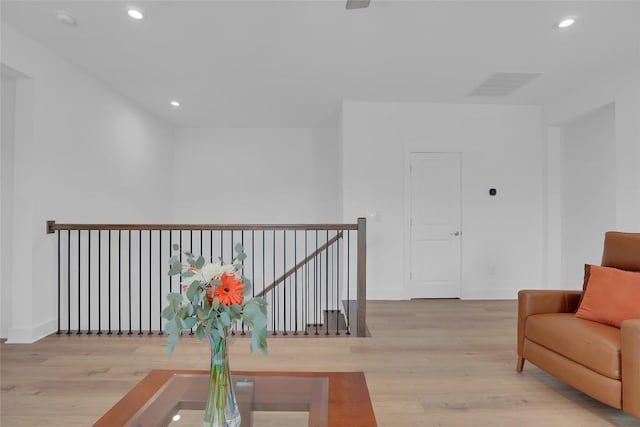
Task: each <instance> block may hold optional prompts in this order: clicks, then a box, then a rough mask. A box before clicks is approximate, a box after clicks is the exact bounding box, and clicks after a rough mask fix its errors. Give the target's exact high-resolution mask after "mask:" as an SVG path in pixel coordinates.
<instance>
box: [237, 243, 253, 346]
mask: <svg viewBox="0 0 640 427" xmlns="http://www.w3.org/2000/svg"><path fill="white" fill-rule="evenodd" d="M251 243H252V244H253V242H251ZM240 244H241V245H242V250H243V251H244V230H240ZM245 253H246V252H245ZM251 261H252V262H253V257H251ZM251 274H253V269H252V270H251ZM242 275H243V276H244V275H245V272H244V260H242ZM251 293H253V280H251ZM240 323H241V326H242V332H241V333H240V335H246V333H245V331H244V321H242V322H240Z"/></svg>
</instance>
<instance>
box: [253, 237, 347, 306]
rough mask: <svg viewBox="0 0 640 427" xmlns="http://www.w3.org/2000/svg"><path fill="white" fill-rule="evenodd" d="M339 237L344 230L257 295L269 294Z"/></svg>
mask: <svg viewBox="0 0 640 427" xmlns="http://www.w3.org/2000/svg"><path fill="white" fill-rule="evenodd" d="M338 239H342V231H341V232H339V233H337V234H336V235H335V236H333V237H332V238H331V239H329V240H327V242H326V243H325V244H324V245H322V246H320V247H319V248H318V249H316V250H315V251H313V252H312V253H311V254H310V255H309V256H308V257H306V258H305V259H303V260H302V261H300V262H299V263H297V264H296V265H295V266H293V267H292V268H290V269H289V270H288V271H287V272H286V273H284V274H283V275H282V276H280V277H278V278H277V279H276V280H274V281H273V283H271V284H270V285H269V286H267V287H266V288H264V289H263V290H262V291H261V292H259V293H257V294H256V296H257V297H263V296H265V295H266V294H267V292H269V291H271V290H272V289H273V288H275V287H276V286H278V285H279V284H280V283H282V282H284V281H285V280H287V277H289V276H291V275H292V274H293V273H295V272H296V271H297V270H299V269H300V268H302V266H303V265H305V264H307V263H308V262H309V261H311V260H312V259H313V258H314V257H316V256H318V254H319V253H321V252H322V251H324V250H326V249H327V248H328V247H329V246H331V245H333V244H334V243H335V242H337V241H338Z"/></svg>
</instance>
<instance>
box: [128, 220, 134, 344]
mask: <svg viewBox="0 0 640 427" xmlns="http://www.w3.org/2000/svg"><path fill="white" fill-rule="evenodd" d="M128 240H129V241H128V245H129V253H128V254H127V256H128V257H129V262H128V263H127V267H128V268H129V281H128V282H129V332H128V333H127V335H133V332H131V317H132V316H131V230H129V239H128Z"/></svg>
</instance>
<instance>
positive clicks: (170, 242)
mask: <svg viewBox="0 0 640 427" xmlns="http://www.w3.org/2000/svg"><path fill="white" fill-rule="evenodd" d="M172 240H173V230H169V257H171V252H172V250H173V248H172V245H173V242H172ZM169 268H171V266H169ZM169 292H173V276H169ZM160 308H161V309H162V304H160Z"/></svg>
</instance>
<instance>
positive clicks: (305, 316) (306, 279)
mask: <svg viewBox="0 0 640 427" xmlns="http://www.w3.org/2000/svg"><path fill="white" fill-rule="evenodd" d="M308 235H309V230H304V259H306V260H307V262H306V263H305V264H304V288H303V294H304V295H303V296H302V299H303V300H304V304H303V305H302V319H303V322H302V324H303V328H304V335H309V330H308V329H309V262H310V261H309V260H308V259H307V258H308V256H309V250H308V243H309V242H308Z"/></svg>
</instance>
